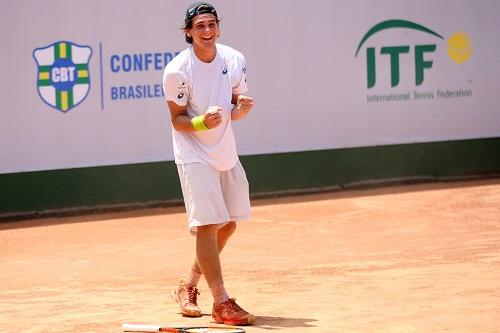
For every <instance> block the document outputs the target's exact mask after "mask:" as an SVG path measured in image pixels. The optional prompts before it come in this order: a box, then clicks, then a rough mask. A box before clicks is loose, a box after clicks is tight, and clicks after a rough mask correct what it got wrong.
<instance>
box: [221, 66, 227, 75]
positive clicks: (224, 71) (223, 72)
mask: <svg viewBox="0 0 500 333" xmlns="http://www.w3.org/2000/svg"><path fill="white" fill-rule="evenodd" d="M226 74H227V67H224V69H223V70H222V75H226Z"/></svg>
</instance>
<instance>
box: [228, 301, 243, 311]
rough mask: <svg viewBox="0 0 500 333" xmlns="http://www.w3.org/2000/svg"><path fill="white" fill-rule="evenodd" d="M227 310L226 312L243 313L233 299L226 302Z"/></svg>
mask: <svg viewBox="0 0 500 333" xmlns="http://www.w3.org/2000/svg"><path fill="white" fill-rule="evenodd" d="M226 304H227V310H228V312H233V313H238V312H240V311H243V312H245V310H243V309H242V308H241V307H240V306H239V305H238V304H237V303H236V299H235V298H230V299H229V300H228V301H227V302H226Z"/></svg>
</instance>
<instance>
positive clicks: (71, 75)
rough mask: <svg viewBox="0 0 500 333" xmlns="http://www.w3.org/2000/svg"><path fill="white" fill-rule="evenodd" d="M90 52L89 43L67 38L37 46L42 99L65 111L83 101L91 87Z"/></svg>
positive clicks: (39, 90) (36, 52) (35, 53)
mask: <svg viewBox="0 0 500 333" xmlns="http://www.w3.org/2000/svg"><path fill="white" fill-rule="evenodd" d="M91 55H92V48H90V47H89V46H82V45H77V44H73V43H72V42H67V41H60V42H56V43H54V44H51V45H49V46H46V47H41V48H37V49H35V50H34V51H33V57H34V58H35V61H36V63H37V65H38V77H37V86H38V94H39V95H40V97H41V98H42V100H43V101H44V102H45V103H47V104H48V105H50V106H51V107H53V108H55V109H57V110H59V111H62V112H67V111H69V110H71V109H72V108H74V107H75V106H77V105H78V104H80V103H81V102H83V100H84V99H85V98H86V97H87V94H88V92H89V90H90V76H89V60H90V56H91Z"/></svg>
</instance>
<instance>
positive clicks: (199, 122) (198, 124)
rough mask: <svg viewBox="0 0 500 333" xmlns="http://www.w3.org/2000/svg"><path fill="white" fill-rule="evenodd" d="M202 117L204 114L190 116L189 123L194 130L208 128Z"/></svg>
mask: <svg viewBox="0 0 500 333" xmlns="http://www.w3.org/2000/svg"><path fill="white" fill-rule="evenodd" d="M204 119H205V115H201V116H197V117H194V118H191V123H192V124H193V127H194V129H195V130H196V131H204V130H207V129H208V127H207V125H205V122H204V121H203V120H204Z"/></svg>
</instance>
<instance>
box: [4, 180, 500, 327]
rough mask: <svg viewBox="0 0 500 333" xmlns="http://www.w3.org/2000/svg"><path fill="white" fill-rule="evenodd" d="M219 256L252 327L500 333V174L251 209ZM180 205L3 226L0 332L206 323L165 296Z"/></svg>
mask: <svg viewBox="0 0 500 333" xmlns="http://www.w3.org/2000/svg"><path fill="white" fill-rule="evenodd" d="M253 207H254V209H253V215H254V218H253V220H252V222H250V223H241V224H239V226H238V229H237V232H236V234H235V235H234V237H233V238H232V240H231V241H230V243H229V244H228V246H227V249H226V250H225V252H224V253H223V255H222V262H223V268H224V274H225V282H226V287H227V288H228V291H229V292H230V294H231V295H233V296H235V297H236V298H237V299H238V302H239V303H240V304H241V305H242V306H244V307H245V308H246V309H248V310H249V311H251V312H253V313H254V314H255V315H256V316H257V322H256V324H255V325H254V326H251V327H247V332H272V331H280V332H310V333H313V332H342V333H347V332H360V333H361V332H363V333H366V332H384V333H388V332H390V333H395V332H405V333H407V332H408V333H409V332H453V333H459V332H464V333H465V332H467V333H471V332H488V333H491V332H500V288H499V287H500V282H499V281H500V179H498V178H497V179H492V180H477V181H467V182H446V183H432V184H419V185H411V186H409V185H408V186H394V187H388V188H383V189H368V190H353V191H341V192H331V193H322V194H313V195H305V196H296V197H286V198H280V199H266V200H254V201H253ZM185 219H186V216H185V213H184V209H183V208H181V207H177V208H161V209H160V208H158V209H149V210H141V211H129V212H120V213H109V214H101V215H87V216H81V217H64V218H50V219H39V220H30V221H22V222H9V223H2V224H0V247H1V250H0V262H1V265H0V285H1V286H2V293H1V296H0V321H1V323H2V325H1V327H0V331H2V332H51V333H52V332H121V324H122V323H124V322H143V323H150V324H185V325H204V324H207V323H209V322H210V311H211V304H210V301H211V296H210V291H209V289H208V287H207V285H206V283H205V282H204V281H202V282H201V283H200V289H201V296H200V297H201V298H200V306H201V308H202V310H203V312H204V313H205V315H204V316H203V317H201V318H197V319H187V318H182V317H180V316H179V314H178V309H177V306H176V305H175V304H174V303H173V302H172V301H171V299H170V296H169V293H170V290H171V289H172V288H173V286H175V285H176V284H177V282H178V279H179V278H181V277H184V275H185V274H186V272H187V269H188V265H189V264H190V263H191V260H192V257H193V248H194V240H195V239H194V237H192V236H190V235H189V233H188V232H187V229H186V222H185Z"/></svg>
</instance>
